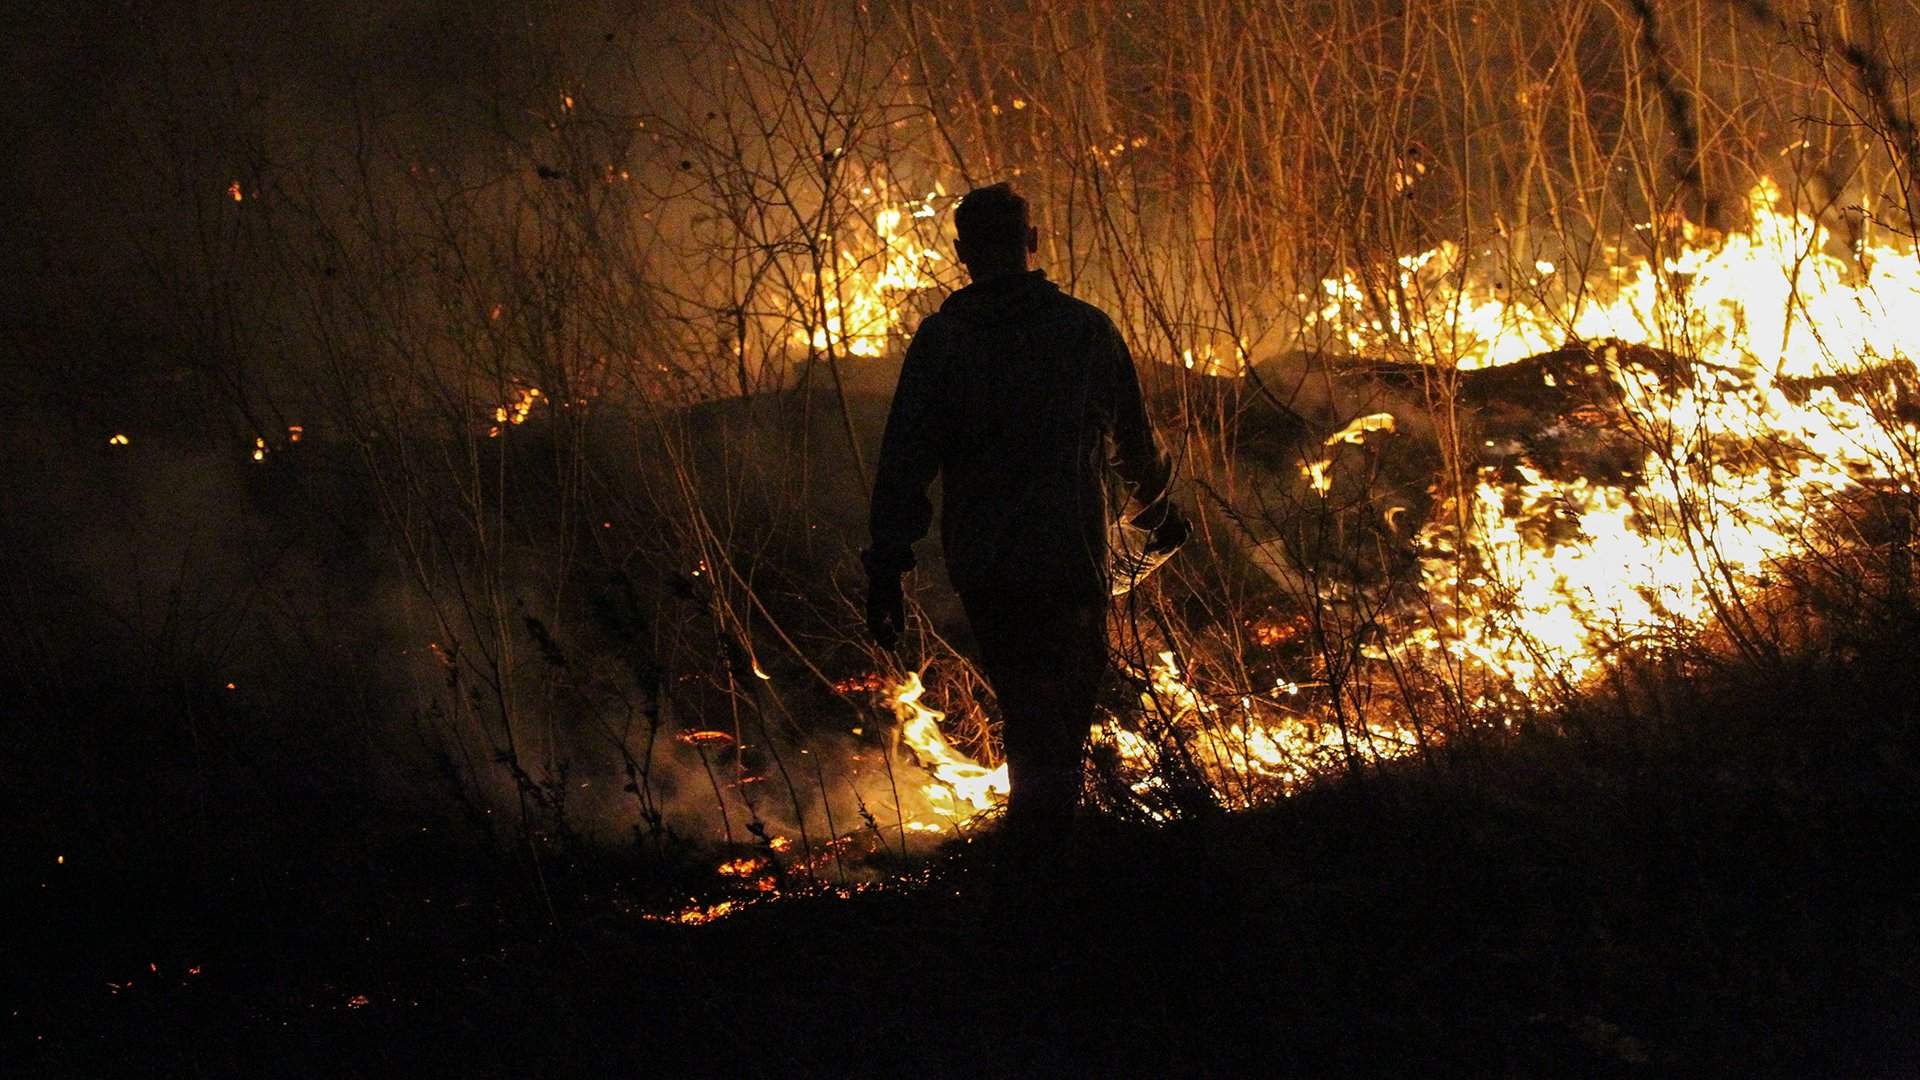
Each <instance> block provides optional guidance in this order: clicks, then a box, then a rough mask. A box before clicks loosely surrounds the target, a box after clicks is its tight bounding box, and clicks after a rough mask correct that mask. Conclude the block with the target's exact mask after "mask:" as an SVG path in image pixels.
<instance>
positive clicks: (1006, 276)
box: [862, 184, 1187, 876]
mask: <svg viewBox="0 0 1920 1080" xmlns="http://www.w3.org/2000/svg"><path fill="white" fill-rule="evenodd" d="M954 223H955V225H956V227H957V228H958V230H959V241H958V243H957V244H956V245H955V248H956V251H957V253H958V254H959V256H960V261H961V262H963V263H965V264H966V267H967V273H968V275H969V276H970V277H971V278H972V284H970V285H968V286H967V287H966V288H964V289H960V290H959V291H957V292H955V293H953V294H952V295H951V296H949V297H947V300H946V302H945V303H943V304H942V305H941V306H940V310H939V311H938V312H936V313H934V314H933V315H931V316H929V317H928V318H927V319H926V321H924V322H922V323H921V324H920V328H919V330H918V331H916V332H915V334H914V335H913V342H912V344H911V345H909V346H908V348H907V358H906V364H905V366H904V367H903V368H902V369H901V372H900V385H899V388H898V389H897V390H896V391H895V392H894V397H893V407H892V410H891V412H890V413H889V414H888V416H887V430H886V435H885V437H884V439H883V440H882V442H881V447H880V462H879V466H878V469H877V472H876V475H875V477H874V485H873V506H872V519H871V529H872V541H873V542H872V546H871V547H870V548H868V549H867V551H866V552H865V553H864V554H863V556H862V560H863V562H864V563H865V564H866V569H867V580H868V589H867V627H868V629H869V631H870V632H871V633H872V634H873V637H874V640H875V641H876V642H878V643H879V644H880V645H881V647H883V648H892V647H893V645H894V643H895V642H896V641H897V640H898V637H899V634H900V630H901V628H902V626H903V624H904V623H905V619H906V616H905V606H904V600H903V599H902V595H901V588H900V578H901V575H902V574H904V573H905V572H906V571H908V570H910V569H912V568H913V566H914V557H913V544H914V542H915V541H917V540H919V539H920V538H921V537H923V536H925V535H926V532H927V526H928V525H929V524H930V523H931V522H932V519H933V505H932V503H931V502H930V501H929V500H928V498H927V486H928V484H929V483H931V482H932V480H933V477H934V474H935V473H939V474H940V475H941V478H942V485H943V488H942V490H943V497H944V509H943V511H942V514H941V522H940V542H941V546H942V548H943V549H944V551H945V554H946V560H947V576H948V578H949V579H950V580H951V581H952V582H953V587H954V589H955V591H957V592H958V593H959V594H960V599H961V602H962V604H963V606H964V607H965V608H966V612H967V619H968V621H969V622H970V623H971V624H972V627H973V634H974V638H975V639H976V640H977V641H978V643H979V647H980V662H981V665H982V667H983V669H984V673H985V675H986V677H987V680H988V682H990V683H991V684H992V686H993V689H994V694H995V696H997V697H998V698H999V700H1000V708H1001V712H1002V715H1003V727H1002V741H1003V743H1004V745H1005V750H1006V756H1007V765H1008V774H1009V779H1010V781H1011V785H1012V791H1011V793H1010V795H1009V797H1008V800H1007V817H1006V823H1005V826H1004V833H1003V836H1004V843H1005V845H1006V850H1007V858H1006V860H1005V862H1003V866H1004V865H1007V864H1013V866H1014V867H1016V868H1017V867H1018V866H1019V865H1020V864H1021V863H1023V862H1031V861H1032V860H1035V859H1042V858H1045V857H1046V856H1045V855H1044V854H1043V853H1044V852H1050V851H1052V850H1056V849H1057V846H1058V845H1059V844H1060V843H1061V842H1063V841H1064V839H1065V837H1066V834H1067V832H1068V831H1069V829H1070V828H1071V826H1072V822H1073V814H1074V807H1075V803H1076V801H1077V799H1078V797H1079V793H1080V781H1081V769H1082V761H1083V754H1084V749H1085V742H1086V737H1087V731H1088V729H1089V728H1090V727H1091V726H1092V723H1093V714H1094V706H1095V702H1096V698H1097V695H1098V692H1099V687H1100V680H1101V678H1102V676H1103V675H1104V674H1105V673H1106V667H1107V634H1106V616H1107V601H1108V597H1109V595H1110V592H1111V587H1110V581H1109V573H1110V571H1109V569H1108V552H1107V532H1108V526H1109V524H1110V521H1111V519H1112V514H1113V510H1114V508H1115V507H1116V506H1118V505H1119V504H1120V501H1121V500H1120V498H1119V494H1120V492H1119V491H1118V490H1116V489H1115V488H1114V487H1113V485H1112V484H1111V483H1110V480H1111V476H1112V473H1113V472H1117V473H1118V475H1119V478H1120V479H1121V480H1123V481H1124V482H1125V484H1126V485H1127V489H1128V493H1129V494H1130V495H1131V499H1130V501H1128V502H1127V504H1126V512H1127V513H1128V515H1129V516H1130V518H1131V520H1132V522H1133V523H1134V524H1135V525H1137V526H1139V527H1141V528H1144V529H1148V530H1150V531H1151V532H1152V537H1153V539H1152V541H1151V543H1150V545H1149V550H1158V551H1164V550H1169V549H1171V548H1172V547H1173V546H1176V545H1178V544H1179V543H1180V542H1181V541H1182V540H1184V539H1185V538H1186V535H1187V525H1186V521H1185V519H1184V518H1183V517H1182V516H1181V515H1180V514H1179V512H1178V511H1177V509H1176V508H1175V507H1174V506H1173V504H1172V503H1171V502H1170V501H1169V500H1168V498H1167V485H1168V482H1169V479H1170V473H1171V471H1172V466H1171V462H1170V461H1169V459H1168V457H1167V455H1166V453H1165V452H1164V451H1162V450H1161V448H1160V446H1159V444H1158V442H1157V440H1156V439H1155V438H1154V434H1153V427H1152V424H1151V423H1150V422H1149V421H1148V419H1147V413H1146V408H1145V406H1144V404H1143V402H1142V401H1141V396H1140V382H1139V377H1138V375H1137V373H1136V372H1135V370H1134V366H1133V358H1132V356H1131V355H1129V353H1128V352H1127V347H1126V344H1125V343H1124V342H1123V341H1122V340H1121V337H1120V332H1119V330H1118V329H1116V328H1115V326H1114V324H1113V320H1111V319H1109V318H1108V317H1107V316H1106V315H1105V314H1104V313H1102V312H1101V311H1100V310H1099V309H1098V308H1096V307H1094V306H1092V305H1091V304H1087V303H1084V302H1082V301H1080V300H1076V299H1074V298H1073V297H1071V296H1068V295H1067V294H1066V293H1064V292H1062V291H1060V288H1059V287H1058V286H1056V285H1054V284H1053V283H1052V282H1050V281H1048V280H1047V277H1046V274H1045V273H1044V272H1042V271H1040V270H1035V269H1032V268H1031V257H1032V255H1033V254H1034V252H1036V251H1037V250H1039V232H1038V230H1037V229H1035V228H1034V227H1033V225H1032V223H1031V220H1030V218H1029V216H1028V211H1027V202H1026V200H1025V199H1024V198H1022V197H1020V196H1019V195H1018V194H1015V193H1014V191H1013V189H1012V188H1011V187H1010V186H1009V185H1007V184H995V185H993V186H991V187H983V188H979V189H977V190H974V191H972V192H969V193H968V194H967V196H966V197H965V198H964V199H962V200H960V206H959V208H958V209H957V210H956V211H955V213H954ZM1109 465H1111V466H1112V469H1111V470H1110V469H1109ZM1029 869H1031V867H1029ZM1017 874H1018V871H1017V869H1016V876H1017Z"/></svg>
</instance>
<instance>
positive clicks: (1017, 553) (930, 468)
mask: <svg viewBox="0 0 1920 1080" xmlns="http://www.w3.org/2000/svg"><path fill="white" fill-rule="evenodd" d="M1108 464H1111V465H1112V466H1113V467H1114V469H1115V471H1117V472H1118V473H1119V475H1120V478H1121V479H1122V480H1123V481H1124V482H1125V483H1126V484H1127V485H1128V487H1129V488H1130V489H1131V495H1132V499H1133V506H1132V507H1131V508H1130V514H1131V515H1132V516H1133V517H1134V518H1135V519H1136V520H1140V521H1143V522H1144V521H1146V520H1147V519H1149V518H1151V517H1152V516H1153V515H1154V514H1155V513H1156V512H1157V511H1158V508H1159V507H1160V506H1161V505H1163V504H1164V501H1165V497H1166V489H1167V484H1168V481H1169V478H1170V474H1171V471H1172V465H1171V462H1170V461H1169V459H1168V457H1167V455H1166V453H1165V452H1164V451H1162V450H1161V448H1160V446H1159V443H1158V441H1157V440H1156V439H1155V438H1154V434H1153V426H1152V424H1151V423H1150V422H1149V421H1148V419H1147V413H1146V408H1145V405H1144V403H1143V402H1142V401H1141V397H1140V380H1139V376H1138V374H1137V373H1136V372H1135V370H1134V366H1133V357H1132V356H1131V355H1130V354H1129V353H1128V352H1127V346H1126V343H1125V342H1124V341H1123V340H1122V339H1121V337H1120V332H1119V330H1118V329H1117V328H1116V327H1115V326H1114V325H1113V320H1111V319H1109V318H1107V316H1106V315H1105V313H1103V312H1101V311H1100V309H1098V308H1096V307H1094V306H1093V305H1091V304H1087V303H1084V302H1082V301H1079V300H1076V299H1074V298H1073V297H1071V296H1068V295H1067V294H1066V293H1064V292H1061V291H1060V288H1059V286H1057V285H1054V284H1053V283H1052V282H1050V281H1048V280H1047V278H1046V275H1045V274H1044V273H1042V272H1041V271H1038V270H1034V271H1029V272H1028V273H1025V274H1018V275H1012V276H1008V277H1001V278H994V279H990V280H988V281H985V282H980V283H976V284H973V285H969V286H968V287H966V288H964V289H961V290H959V291H958V292H955V293H954V294H953V295H951V296H949V297H947V300H946V302H945V303H944V304H942V305H941V306H940V310H939V311H937V312H935V313H934V314H933V315H930V316H928V317H927V319H926V321H924V322H922V323H921V324H920V328H919V330H918V331H916V332H915V333H914V335H913V342H912V344H910V345H909V346H908V347H907V359H906V364H905V366H904V367H902V368H901V371H900V386H899V388H898V389H897V390H896V391H895V392H894V396H893V407H892V410H891V412H889V414H888V416H887V430H886V435H885V437H884V438H883V439H882V441H881V445H880V463H879V466H878V468H877V470H876V472H875V476H874V484H873V508H872V519H871V522H870V525H871V530H872V537H873V546H872V547H871V548H869V549H868V550H867V552H866V555H865V560H866V563H867V566H868V569H869V571H870V572H873V573H897V572H904V571H906V570H909V569H911V568H912V567H913V565H914V558H913V543H914V541H916V540H919V539H920V538H921V537H923V536H925V535H926V533H927V526H928V525H929V524H930V523H931V522H932V520H933V504H932V503H931V502H930V501H929V500H928V498H927V486H928V484H929V483H931V482H932V480H933V476H934V474H935V473H936V472H937V473H939V474H941V478H942V485H943V486H942V494H943V500H944V510H943V511H942V515H941V522H940V542H941V546H942V548H943V549H944V551H945V554H946V559H947V576H948V577H949V578H950V579H951V580H952V582H953V587H954V588H955V589H956V590H957V591H959V592H961V593H963V594H965V593H988V592H1019V593H1026V594H1038V595H1068V596H1101V597H1104V596H1106V595H1107V592H1108V589H1107V527H1108V524H1109V522H1110V520H1111V517H1112V513H1113V508H1115V507H1116V506H1117V505H1118V503H1119V498H1118V494H1119V493H1118V492H1116V491H1115V490H1113V489H1112V488H1111V487H1110V485H1109V475H1110V474H1109V471H1108V469H1107V465H1108Z"/></svg>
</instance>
